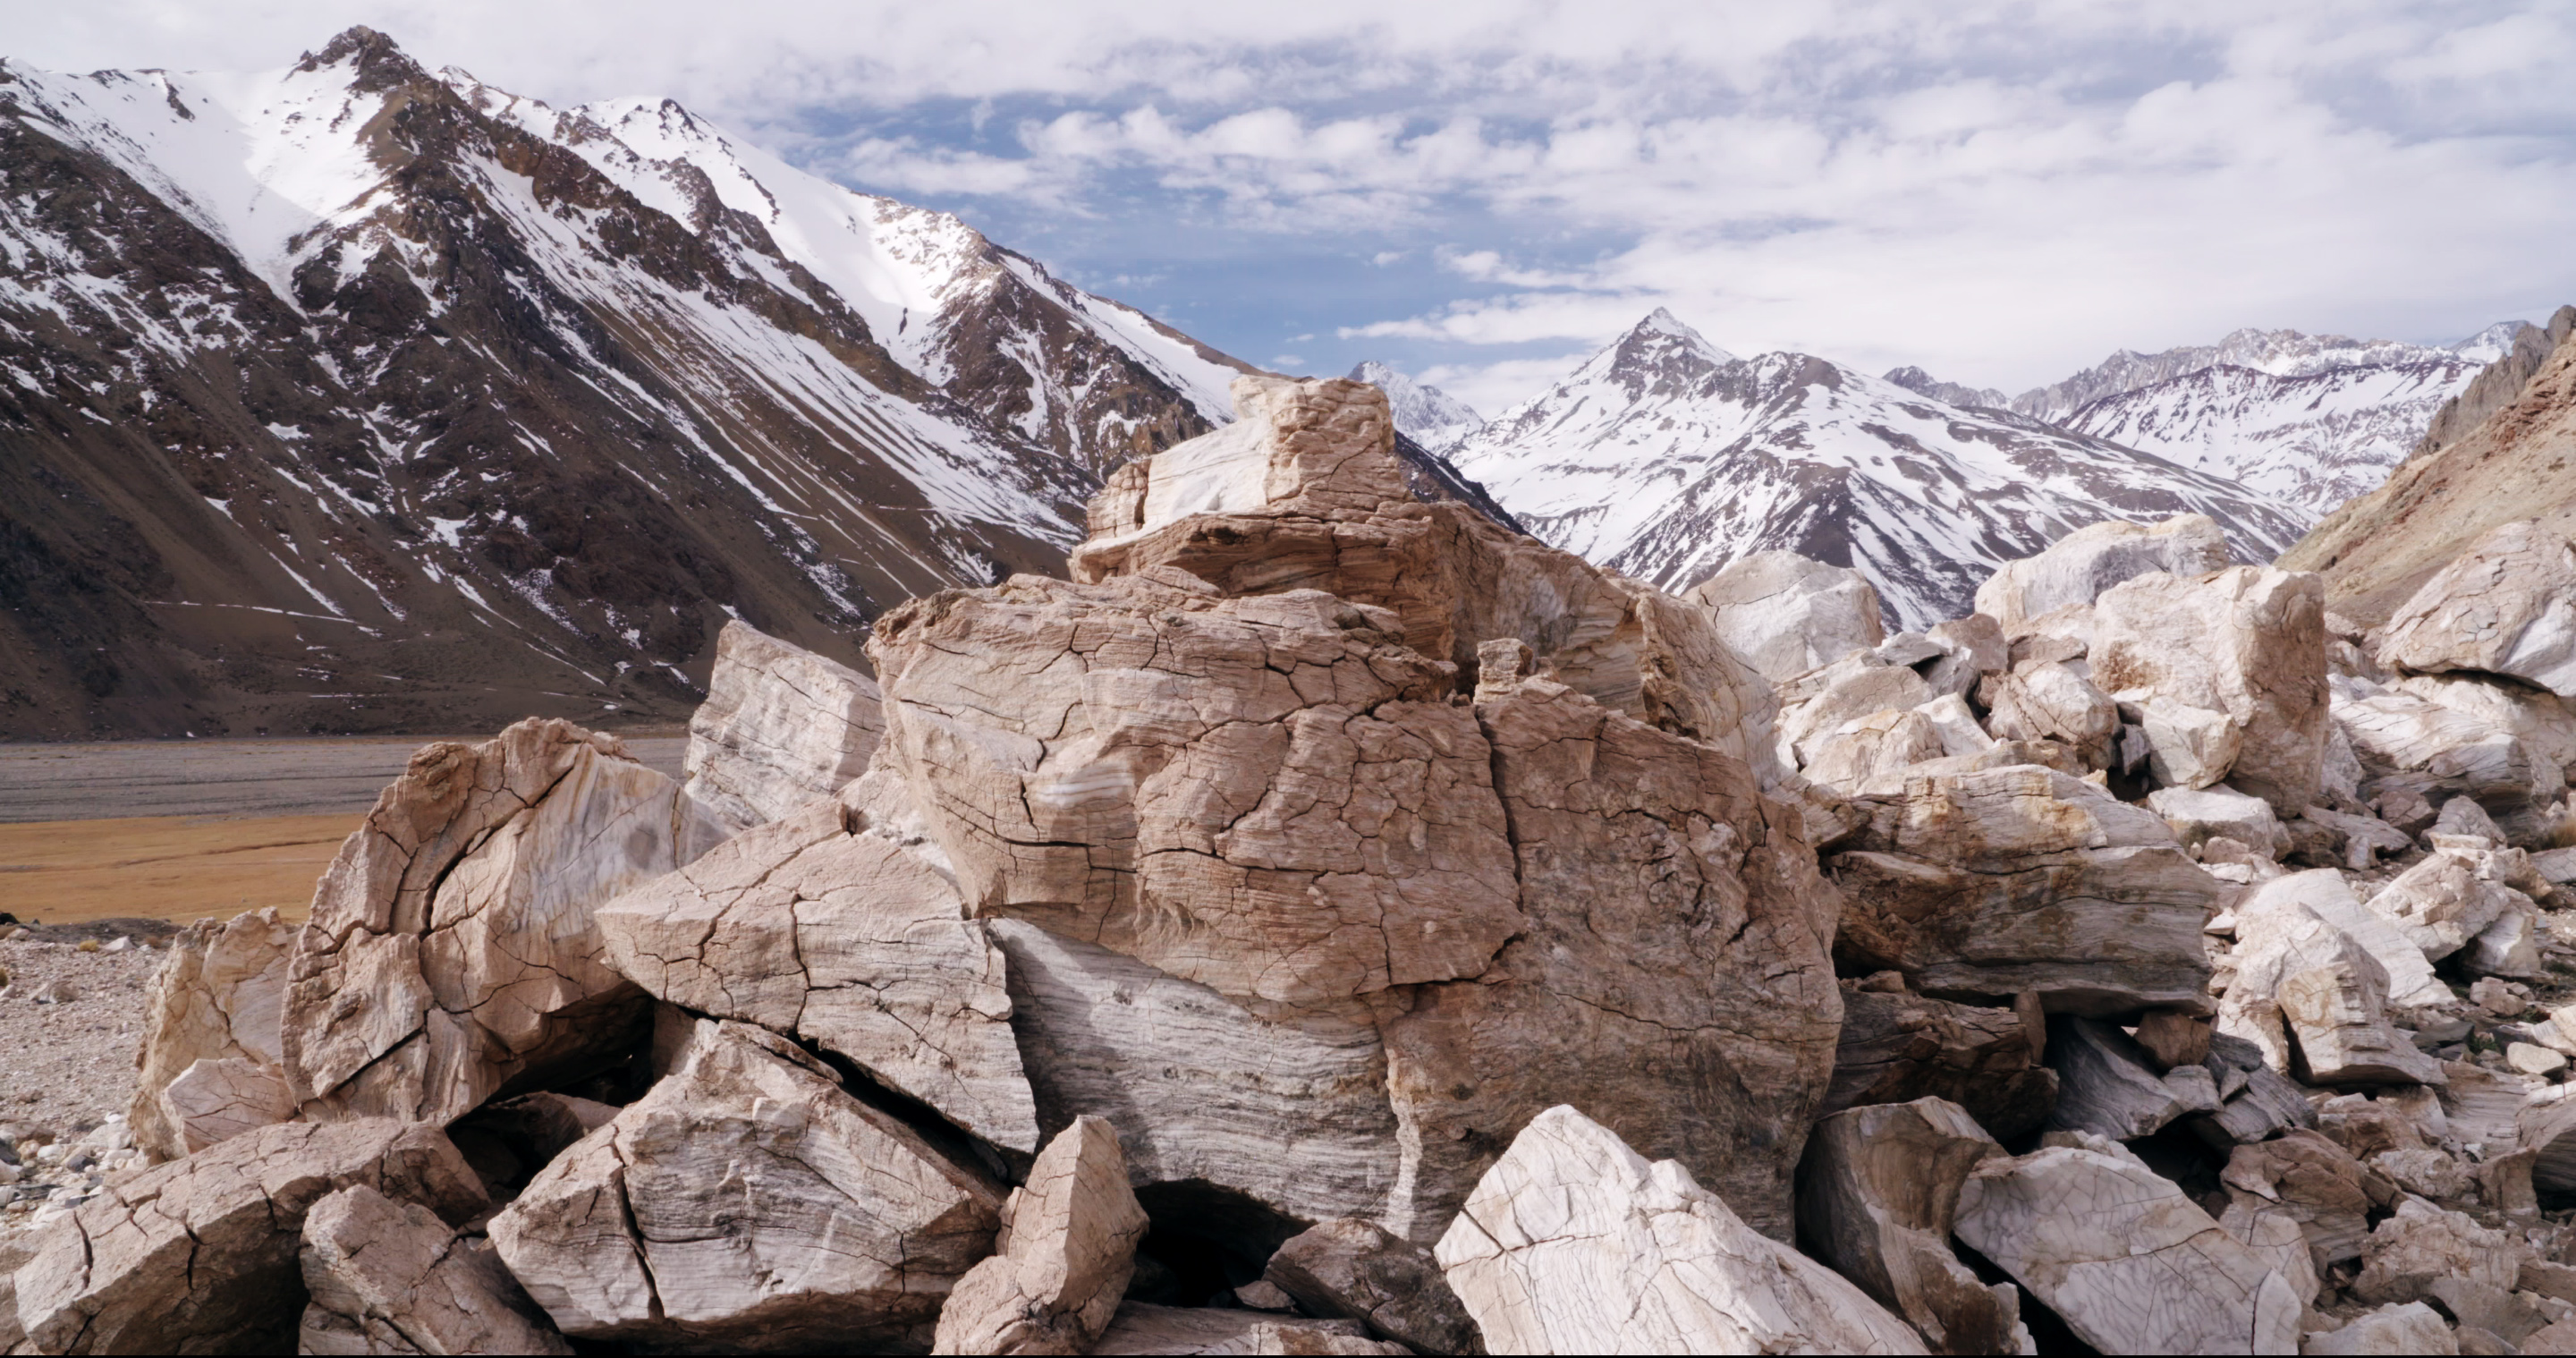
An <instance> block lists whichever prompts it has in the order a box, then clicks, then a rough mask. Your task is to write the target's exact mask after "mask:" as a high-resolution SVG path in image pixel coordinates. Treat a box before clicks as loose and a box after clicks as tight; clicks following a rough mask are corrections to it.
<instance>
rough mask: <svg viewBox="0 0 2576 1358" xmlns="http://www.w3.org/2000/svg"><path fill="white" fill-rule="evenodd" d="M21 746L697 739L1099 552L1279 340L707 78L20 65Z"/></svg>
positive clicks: (14, 556) (404, 66)
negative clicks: (1092, 284)
mask: <svg viewBox="0 0 2576 1358" xmlns="http://www.w3.org/2000/svg"><path fill="white" fill-rule="evenodd" d="M0 256H5V258H6V260H7V264H6V267H5V268H0V373H5V375H6V379H7V380H5V381H0V431H5V432H0V438H5V439H6V441H7V442H8V445H9V447H10V450H11V456H10V457H9V458H7V459H6V460H5V465H0V634H5V636H6V641H5V643H0V736H20V737H23V736H56V737H59V736H64V735H71V734H81V733H88V732H93V731H100V732H114V733H119V734H154V735H176V734H179V733H181V732H182V731H194V732H197V733H200V734H211V733H219V732H233V733H240V734H248V733H250V732H251V731H252V730H254V729H267V728H275V729H278V730H281V731H287V730H292V731H302V730H307V729H327V730H345V729H424V728H426V729H441V728H446V727H451V726H452V725H454V724H455V723H459V722H465V723H468V724H483V723H485V722H488V721H490V720H497V719H501V718H504V717H508V716H515V715H521V714H525V713H529V712H537V713H551V714H565V715H579V716H582V717H583V718H585V719H587V720H594V721H596V720H611V721H614V720H621V719H627V718H634V717H646V718H653V717H662V718H669V717H675V716H677V715H678V714H680V713H684V712H685V711H687V710H688V708H689V706H690V705H692V704H694V703H695V701H696V700H697V698H698V697H699V696H700V693H701V690H702V687H703V684H704V682H705V678H706V675H707V672H708V667H709V665H710V664H711V663H712V660H713V650H714V646H715V640H716V634H717V632H718V630H719V629H720V628H721V627H722V625H723V624H724V622H725V621H726V620H727V619H729V618H735V617H739V618H746V619H750V620H752V621H754V622H756V623H758V624H760V625H761V626H762V627H763V628H765V629H767V630H770V631H772V632H775V633H777V634H779V635H782V636H784V637H787V638H790V639H792V640H794V641H796V642H798V643H800V644H803V645H806V646H809V647H812V648H814V649H816V650H819V651H822V652H825V653H827V654H831V655H834V656H837V657H839V658H841V659H844V660H849V661H856V660H858V658H859V657H858V655H857V651H856V641H855V636H856V632H857V629H859V628H860V627H862V626H863V625H864V624H865V623H866V621H867V620H868V619H870V618H872V617H874V616H876V615H877V614H878V613H880V612H882V611H883V610H884V609H886V608H887V607H890V606H891V605H893V604H895V603H897V602H900V601H901V600H903V599H905V598H909V597H912V596H914V595H917V594H920V593H923V592H926V591H929V590H933V589H937V588H940V587H943V586H946V585H951V584H956V583H960V582H974V583H980V582H985V581H990V580H995V579H999V578H1001V577H1002V576H1004V575H1007V574H1009V573H1010V572H1013V571H1017V570H1027V569H1035V570H1056V569H1060V568H1061V562H1062V559H1063V551H1064V549H1065V547H1066V546H1068V545H1069V544H1070V543H1071V542H1072V541H1074V540H1075V539H1076V538H1077V537H1078V536H1079V535H1080V529H1079V524H1080V513H1081V504H1082V501H1083V498H1084V497H1085V496H1087V495H1088V494H1089V493H1090V492H1091V491H1092V490H1093V489H1094V488H1096V487H1097V485H1098V484H1099V477H1100V476H1101V475H1102V474H1103V473H1104V472H1105V471H1106V470H1107V469H1108V468H1110V467H1111V466H1114V465H1116V464H1118V463H1119V462H1122V461H1124V460H1126V459H1127V458H1129V457H1132V456H1134V455H1136V454H1138V453H1141V452H1150V451H1151V450H1153V449H1155V448H1158V447H1162V446H1164V445H1167V444H1169V443H1172V442H1175V441H1178V440H1181V439H1185V438H1188V437H1191V436H1194V435H1196V434H1199V433H1202V432H1204V431H1205V430H1207V429H1209V428H1211V427H1213V426H1214V425H1215V424H1216V423H1217V422H1219V421H1221V420H1222V419H1223V418H1225V411H1226V407H1225V404H1224V389H1225V383H1226V382H1227V381H1229V380H1230V379H1231V378H1232V377H1233V376H1234V375H1235V374H1236V373H1237V372H1238V371H1241V370H1243V367H1244V365H1242V364H1239V363H1237V362H1235V361H1234V360H1231V359H1228V358H1226V357H1224V356H1223V355H1220V354H1216V353H1213V352H1212V351H1209V350H1207V349H1206V348H1205V347H1204V346H1200V345H1198V344H1196V343H1194V342H1192V341H1190V340H1189V339H1187V338H1186V337H1184V336H1181V335H1178V334H1177V333H1175V332H1173V331H1171V330H1169V329H1167V328H1165V327H1162V326H1160V325H1158V324H1156V323H1155V322H1153V321H1152V320H1150V319H1148V318H1146V317H1144V316H1142V315H1140V314H1138V313H1136V312H1134V311H1132V310H1129V309H1127V308H1124V307H1121V306H1118V305H1117V304H1115V303H1112V302H1108V301H1105V300H1103V299H1100V298H1097V297H1092V296H1089V295H1087V294H1084V293H1082V292H1080V291H1079V290H1077V289H1074V288H1072V287H1070V286H1068V285H1066V284H1065V283H1063V282H1062V281H1061V280H1058V279H1055V278H1053V277H1052V276H1050V275H1049V274H1047V272H1046V271H1045V270H1044V269H1043V268H1041V267H1039V266H1038V265H1037V264H1035V263H1034V262H1032V261H1030V260H1028V259H1026V258H1024V257H1022V256H1019V255H1016V254H1014V253H1012V252H1010V251H1008V250H1005V249H1002V248H1000V247H998V246H995V245H993V244H992V243H991V242H989V241H987V240H985V239H984V238H983V237H981V236H980V235H978V234H976V233H975V232H974V231H973V230H971V229H969V228H967V227H966V226H965V225H963V224H962V223H960V222H958V221H956V220H955V219H954V218H950V217H946V216H943V215H940V214H937V213H930V212H925V211H922V210H919V209H916V208H911V207H907V206H905V205H903V204H900V203H895V202H891V201H889V200H885V199H879V198H871V197H868V196H866V195H862V194H856V193H852V192H849V191H847V190H844V189H841V188H838V187H837V186H834V185H831V184H828V183H825V182H823V181H821V180H819V179H815V178H813V177H811V176H808V175H805V174H802V173H800V172H798V171H796V170H794V169H792V168H790V167H788V166H786V165H784V164H782V163H781V162H779V161H777V160H776V159H774V158H772V157H769V156H767V155H765V154H763V153H760V152H758V151H757V150H754V149H752V148H750V147H747V146H745V145H743V144H741V143H739V142H737V141H734V140H732V139H729V138H727V137H725V136H723V135H722V134H721V133H719V132H717V131H716V130H714V129H712V128H710V127H708V126H707V125H706V124H704V123H702V122H700V121H698V120H697V119H695V118H693V117H691V116H690V115H689V114H688V113H687V112H686V111H685V110H682V109H680V108H679V107H677V106H676V105H673V104H669V103H660V104H653V103H642V102H615V103H609V104H603V105H598V106H592V107H587V108H579V109H564V110H557V109H552V108H549V107H547V106H545V105H543V104H540V103H537V102H535V101H533V100H528V99H522V98H518V97H515V96H512V95H508V94H505V93H503V92H500V91H497V90H494V89H492V88H490V87H488V86H485V85H483V84H481V83H479V82H477V81H475V80H473V79H472V78H471V77H469V76H466V75H464V74H463V73H461V72H456V71H448V72H443V73H432V72H429V71H425V70H423V69H422V68H421V67H419V66H418V65H416V64H415V63H413V62H412V61H411V60H410V59H408V58H407V57H405V56H404V55H403V54H402V53H401V52H400V51H399V50H397V49H396V48H395V46H394V45H393V43H392V42H391V41H389V40H388V39H386V38H384V37H383V36H382V35H379V34H375V33H372V32H369V31H367V30H363V29H353V30H351V31H350V32H348V33H346V34H343V35H341V36H340V37H339V38H337V39H335V40H333V41H332V42H331V43H330V44H329V45H327V46H325V47H324V48H323V49H322V50H320V51H319V52H316V53H313V54H310V55H308V56H306V57H305V58H304V59H303V60H302V61H300V62H298V63H297V64H296V65H295V66H293V67H291V68H289V69H286V70H283V71H275V72H269V73H264V74H258V75H249V76H226V75H181V74H173V73H165V72H132V73H125V72H102V73H98V74H94V75H86V76H66V75H58V74H54V73H49V72H41V71H35V70H30V69H27V68H24V67H22V66H18V65H14V64H11V65H0Z"/></svg>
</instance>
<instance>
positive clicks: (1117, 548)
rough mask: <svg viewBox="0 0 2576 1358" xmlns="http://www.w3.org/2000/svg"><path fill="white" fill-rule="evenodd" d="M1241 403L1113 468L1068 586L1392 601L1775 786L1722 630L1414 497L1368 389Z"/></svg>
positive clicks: (1310, 390)
mask: <svg viewBox="0 0 2576 1358" xmlns="http://www.w3.org/2000/svg"><path fill="white" fill-rule="evenodd" d="M1234 402H1235V412H1236V415H1237V419H1236V420H1235V422H1234V423H1233V424H1230V425H1227V426H1226V427H1225V428H1223V429H1220V430H1217V431H1216V432H1214V433H1212V434H1208V435H1204V436H1202V437H1200V438H1197V439H1192V440H1189V441H1188V442H1185V443H1180V444H1175V445H1173V446H1172V447H1170V448H1166V449H1164V450H1163V451H1162V452H1160V453H1157V454H1154V455H1153V456H1152V457H1148V458H1139V459H1137V460H1136V461H1133V462H1130V463H1128V464H1127V465H1126V466H1124V467H1121V468H1119V469H1118V470H1117V471H1116V472H1114V473H1112V474H1111V476H1110V478H1109V484H1108V486H1107V487H1106V488H1105V489H1103V490H1102V491H1101V493H1100V494H1099V495H1098V496H1096V497H1094V498H1093V500H1092V503H1091V516H1090V526H1091V536H1090V538H1089V539H1088V540H1086V541H1085V542H1083V543H1082V544H1081V545H1080V546H1078V547H1076V548H1075V549H1074V550H1073V553H1072V556H1071V559H1070V561H1069V563H1068V565H1069V568H1070V571H1071V573H1072V576H1073V578H1074V579H1075V580H1076V581H1080V582H1084V583H1098V582H1101V581H1105V580H1108V579H1111V578H1112V577H1117V576H1129V577H1152V578H1155V579H1158V580H1161V581H1163V582H1165V583H1166V584H1171V585H1175V586H1178V587H1182V588H1189V587H1191V586H1194V585H1199V584H1204V585H1205V586H1206V587H1207V588H1208V590H1209V592H1211V593H1216V594H1224V595H1231V596H1237V597H1244V596H1255V595H1266V594H1281V593H1291V592H1295V591H1298V590H1305V589H1321V590H1326V591H1329V592H1331V593H1333V594H1335V595H1338V596H1340V597H1341V598H1343V599H1346V600H1348V601H1350V602H1352V603H1355V604H1359V605H1363V606H1372V607H1379V608H1384V609H1386V610H1388V611H1390V612H1391V613H1392V614H1394V621H1395V626H1394V629H1393V630H1394V632H1395V633H1396V634H1397V635H1398V636H1400V637H1401V639H1402V641H1403V643H1404V644H1405V645H1407V646H1409V647H1411V648H1412V649H1413V650H1415V651H1417V652H1419V653H1421V654H1422V655H1423V656H1424V657H1427V658H1429V659H1432V660H1438V661H1447V662H1449V663H1452V664H1455V665H1456V666H1457V667H1458V672H1459V674H1460V676H1461V678H1462V681H1463V682H1468V683H1472V682H1473V677H1474V674H1475V668H1476V650H1477V647H1478V646H1480V645H1482V644H1483V643H1484V642H1487V641H1494V640H1501V639H1504V638H1517V639H1519V640H1520V641H1523V642H1525V643H1527V644H1528V645H1529V646H1531V647H1532V648H1534V649H1535V650H1536V652H1537V654H1538V656H1539V658H1540V660H1541V661H1542V662H1543V663H1544V664H1545V665H1546V666H1547V668H1548V671H1549V673H1550V674H1552V675H1553V676H1554V677H1555V678H1556V679H1557V680H1559V681H1560V682H1562V683H1565V684H1567V685H1569V686H1571V687H1573V688H1575V689H1578V690H1580V691H1582V692H1584V693H1586V694H1589V695H1591V696H1592V697H1594V698H1596V699H1598V700H1599V701H1600V702H1602V703H1603V704H1604V705H1605V706H1608V707H1611V708H1614V709H1616V710H1618V711H1621V712H1625V713H1627V714H1629V715H1630V716H1633V717H1636V718H1638V719H1639V720H1641V721H1645V722H1648V723H1650V724H1653V725H1657V726H1661V727H1664V728H1665V729H1667V730H1672V731H1676V732H1678V733H1681V734H1684V735H1691V736H1695V737H1697V738H1699V739H1702V740H1708V741H1712V742H1715V743H1717V744H1718V745H1720V746H1721V747H1723V748H1725V749H1726V750H1728V752H1729V753H1732V754H1736V755H1738V756H1739V757H1742V758H1745V759H1746V760H1748V761H1749V762H1751V763H1753V765H1754V766H1755V768H1756V770H1757V771H1758V772H1760V773H1761V774H1762V775H1763V777H1764V780H1765V782H1766V784H1767V783H1769V782H1771V781H1773V780H1774V778H1775V777H1776V772H1777V771H1776V770H1775V769H1774V768H1773V767H1771V763H1770V761H1771V751H1770V741H1769V738H1768V736H1767V733H1766V730H1765V728H1767V726H1768V725H1769V722H1770V719H1771V714H1772V710H1773V698H1772V695H1771V685H1770V683H1769V681H1767V680H1766V679H1764V677H1763V676H1762V675H1761V674H1760V673H1759V672H1757V671H1755V670H1754V669H1753V668H1752V667H1751V666H1749V665H1747V664H1746V663H1745V662H1744V660H1743V659H1742V658H1741V657H1739V656H1737V655H1736V654H1735V653H1734V652H1733V651H1732V650H1731V649H1730V648H1729V647H1728V646H1727V645H1726V643H1725V642H1724V641H1722V640H1720V639H1719V636H1718V633H1717V628H1716V623H1715V621H1714V619H1712V618H1711V617H1710V615H1709V612H1708V610H1707V609H1705V608H1701V607H1697V606H1694V605H1691V604H1688V603H1684V602H1683V601H1681V600H1679V599H1676V598H1674V597H1672V596H1671V595H1668V594H1665V593H1663V592H1662V591H1660V590H1657V589H1653V588H1650V587H1648V586H1645V585H1642V584H1639V583H1637V582H1635V581H1632V580H1628V579H1626V578H1625V577H1622V576H1617V575H1612V574H1609V573H1607V572H1604V571H1602V570H1600V569H1598V568H1596V567H1594V566H1592V565H1591V564H1590V563H1588V562H1586V561H1584V560H1583V559H1582V558H1581V557H1578V556H1575V555H1573V554H1572V553H1570V552H1563V551H1559V550H1557V549H1555V548H1553V547H1549V546H1546V545H1545V544H1543V543H1540V542H1538V541H1536V540H1534V539H1531V538H1528V537H1524V536H1521V535H1519V534H1517V533H1512V532H1508V531H1506V530H1504V529H1502V528H1500V527H1498V526H1496V525H1495V524H1494V523H1493V522H1492V521H1491V520H1488V519H1487V518H1485V517H1484V516H1483V515H1482V514H1479V513H1477V512H1476V511H1475V510H1474V509H1472V508H1469V507H1468V506H1465V505H1462V504H1456V503H1439V504H1417V503H1414V502H1413V501H1412V500H1411V498H1410V496H1409V494H1408V493H1407V492H1406V491H1405V490H1404V475H1403V471H1402V469H1401V466H1400V464H1399V463H1398V462H1397V461H1396V459H1395V456H1394V446H1395V445H1394V438H1395V433H1394V425H1393V423H1392V421H1391V420H1390V418H1389V416H1388V412H1387V406H1386V398H1385V394H1384V393H1383V392H1381V391H1379V390H1378V389H1377V388H1375V387H1372V386H1368V385H1366V384H1364V383H1358V382H1349V381H1342V380H1330V381H1302V382H1301V381H1290V380H1286V379H1281V378H1275V377H1267V376H1251V375H1247V376H1245V377H1241V378H1237V379H1236V380H1235V383H1234ZM885 630H886V629H885V628H884V627H883V626H882V625H880V627H879V633H878V635H879V640H878V641H877V642H876V643H873V645H876V646H882V645H883V644H884V639H885ZM872 653H873V652H872ZM878 675H879V677H880V679H884V678H885V675H886V669H885V665H884V661H883V658H882V657H878ZM889 687H890V685H889ZM1870 710H1873V711H1874V710H1876V709H1874V708H1873V709H1870ZM1854 715H1859V714H1854Z"/></svg>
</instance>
